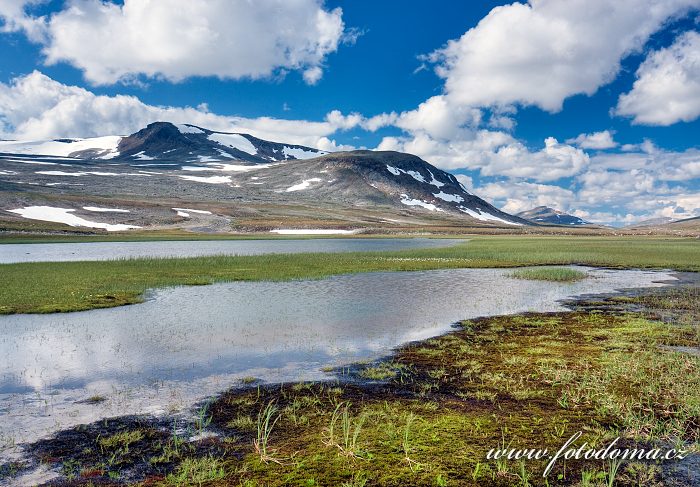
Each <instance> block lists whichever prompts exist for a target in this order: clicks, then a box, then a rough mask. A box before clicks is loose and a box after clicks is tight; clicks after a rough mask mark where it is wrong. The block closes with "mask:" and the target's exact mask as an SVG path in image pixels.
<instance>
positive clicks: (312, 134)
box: [0, 71, 359, 150]
mask: <svg viewBox="0 0 700 487" xmlns="http://www.w3.org/2000/svg"><path fill="white" fill-rule="evenodd" d="M159 120H166V121H170V122H174V123H190V124H194V125H199V126H202V127H206V128H209V129H212V130H222V131H234V132H245V133H250V134H252V135H255V136H256V137H260V138H263V139H268V140H275V141H281V142H289V143H297V144H303V145H307V146H311V147H318V148H322V149H325V150H331V148H334V147H335V148H337V147H340V146H338V145H337V144H336V142H335V141H333V140H332V139H330V138H329V137H330V136H331V135H332V134H334V133H335V132H338V131H340V130H346V129H349V128H352V127H353V126H354V125H355V124H357V123H359V118H358V117H357V116H356V115H349V116H344V115H343V114H342V113H340V112H337V111H334V112H331V113H330V114H329V115H328V116H327V118H326V120H324V121H322V122H314V121H308V120H283V119H277V118H271V117H259V118H244V117H227V116H222V115H217V114H215V113H212V112H210V111H209V109H208V108H207V106H206V105H200V106H198V107H194V108H193V107H167V106H154V105H148V104H145V103H143V102H142V101H140V100H139V99H138V98H136V97H133V96H123V95H118V96H103V95H96V94H94V93H92V92H91V91H89V90H86V89H84V88H80V87H77V86H68V85H64V84H62V83H59V82H57V81H55V80H53V79H51V78H49V77H48V76H46V75H44V74H42V73H40V72H38V71H34V72H33V73H30V74H28V75H26V76H22V77H19V78H16V79H14V80H13V81H12V82H10V83H9V84H4V83H0V137H2V138H17V139H49V138H56V137H91V136H99V135H115V134H129V133H132V132H134V131H136V130H139V129H141V128H143V127H144V126H145V125H147V124H149V123H151V122H155V121H159ZM345 147H347V146H345ZM336 150H337V149H336Z"/></svg>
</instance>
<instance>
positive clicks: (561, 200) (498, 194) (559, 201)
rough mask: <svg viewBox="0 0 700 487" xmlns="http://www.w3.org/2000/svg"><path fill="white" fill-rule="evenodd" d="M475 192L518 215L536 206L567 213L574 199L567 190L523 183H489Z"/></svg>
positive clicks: (572, 193)
mask: <svg viewBox="0 0 700 487" xmlns="http://www.w3.org/2000/svg"><path fill="white" fill-rule="evenodd" d="M477 191H478V192H479V195H481V196H484V197H486V198H488V199H490V200H493V201H495V202H496V203H497V204H498V205H500V207H501V209H502V210H503V211H506V212H508V213H518V212H521V211H525V210H529V209H532V208H535V207H536V206H550V207H552V208H556V209H558V210H562V211H569V208H570V207H571V204H572V202H573V201H574V199H575V195H574V192H573V191H571V190H569V189H566V188H562V187H560V186H554V185H547V184H535V183H528V182H525V181H512V180H510V181H499V182H497V183H489V184H486V185H484V186H481V187H479V188H478V189H477Z"/></svg>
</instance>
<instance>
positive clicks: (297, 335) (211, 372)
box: [0, 268, 673, 446]
mask: <svg viewBox="0 0 700 487" xmlns="http://www.w3.org/2000/svg"><path fill="white" fill-rule="evenodd" d="M581 269H585V270H586V272H588V274H589V277H588V278H587V279H584V280H583V281H579V282H576V283H569V284H564V283H552V282H541V281H540V282H538V281H524V280H518V279H514V278H511V277H509V274H510V273H511V272H512V271H511V270H508V269H458V270H437V271H425V272H396V273H368V274H358V275H347V276H337V277H331V278H328V279H323V280H316V281H295V282H274V283H272V282H233V283H224V284H216V285H211V286H201V287H180V288H173V289H167V290H162V291H157V292H154V293H153V294H152V295H151V296H150V299H149V300H148V301H147V302H145V303H143V304H137V305H132V306H125V307H120V308H112V309H102V310H93V311H86V312H79V313H67V314H51V315H9V316H0V329H1V330H2V334H1V335H0V439H2V438H4V439H5V442H6V444H10V445H11V442H13V441H17V442H22V441H29V440H33V439H36V438H38V437H41V436H45V435H46V434H48V433H51V432H53V431H56V430H59V429H63V428H67V427H71V426H74V425H76V424H80V423H87V422H92V421H94V420H97V419H99V418H102V417H108V416H118V415H124V414H131V413H156V414H157V413H161V412H171V413H172V412H173V411H178V410H180V411H187V410H188V408H190V407H191V406H192V405H193V404H194V403H195V402H196V401H198V400H200V399H202V398H204V397H207V396H211V395H213V394H216V393H217V392H220V391H222V390H225V389H227V388H229V387H231V386H233V385H236V384H240V379H242V378H244V377H249V376H252V377H258V378H261V379H263V380H266V381H276V382H278V381H293V380H307V379H309V380H310V379H314V380H315V379H323V378H328V377H329V375H328V374H325V373H324V372H322V370H321V369H322V368H324V367H327V366H338V365H342V364H348V363H351V362H353V361H357V360H363V359H372V358H376V357H379V356H382V355H385V354H387V353H388V352H389V351H390V350H391V349H392V348H394V347H395V346H397V345H399V344H402V343H405V342H408V341H412V340H419V339H424V338H427V337H430V336H434V335H437V334H440V333H443V332H446V331H448V330H449V329H450V326H451V324H452V323H454V322H455V321H458V320H460V319H465V318H474V317H478V316H487V315H500V314H508V313H518V312H524V311H558V310H562V309H563V308H562V306H561V305H560V304H559V300H561V299H564V298H568V297H573V296H580V295H583V294H596V293H609V292H613V291H615V290H619V289H623V288H635V287H650V286H660V285H663V284H661V283H659V282H658V281H663V280H666V281H668V280H672V279H673V277H672V276H671V275H670V274H668V273H664V272H649V271H632V270H631V271H618V270H604V269H590V268H581ZM96 394H98V395H101V396H104V397H106V398H107V400H106V401H104V402H102V403H99V404H95V405H90V404H85V403H82V402H80V401H83V400H85V399H87V398H89V397H91V396H93V395H96ZM8 438H9V439H11V440H8ZM0 446H2V443H0Z"/></svg>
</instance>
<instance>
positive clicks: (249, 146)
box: [0, 122, 327, 163]
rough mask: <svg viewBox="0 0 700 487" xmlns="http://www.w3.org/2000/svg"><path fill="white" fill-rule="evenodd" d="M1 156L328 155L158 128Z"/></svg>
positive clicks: (22, 145)
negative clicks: (123, 135) (124, 135)
mask: <svg viewBox="0 0 700 487" xmlns="http://www.w3.org/2000/svg"><path fill="white" fill-rule="evenodd" d="M0 153H9V154H32V155H44V156H59V157H71V158H77V159H98V160H99V159H110V160H118V161H123V160H138V161H150V160H160V159H167V160H169V161H180V162H212V161H219V160H234V161H246V162H252V163H265V162H272V161H286V160H290V159H309V158H312V157H318V156H320V155H323V154H327V152H324V151H320V150H318V149H312V148H310V147H304V146H301V145H293V144H279V143H276V142H268V141H266V140H261V139H258V138H256V137H253V136H252V135H248V134H239V133H231V132H216V131H213V130H207V129H204V128H201V127H197V126H195V125H188V124H182V125H175V124H172V123H169V122H155V123H152V124H150V125H148V126H147V127H146V128H144V129H142V130H139V131H138V132H136V133H134V134H131V135H129V136H126V137H120V136H108V137H95V138H90V139H54V140H51V141H38V142H16V141H0Z"/></svg>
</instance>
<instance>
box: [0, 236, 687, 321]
mask: <svg viewBox="0 0 700 487" xmlns="http://www.w3.org/2000/svg"><path fill="white" fill-rule="evenodd" d="M1 249H2V247H1V246H0V251H1ZM565 264H585V265H592V266H605V267H615V268H653V269H674V270H679V271H700V241H698V240H697V239H692V238H686V239H682V238H676V239H673V238H645V237H570V236H569V237H542V236H533V237H520V236H518V237H514V236H479V237H472V238H470V239H469V241H466V242H463V243H458V244H456V245H455V246H452V247H448V248H440V249H423V250H405V251H396V252H366V253H336V254H327V253H316V254H313V253H308V254H276V255H260V256H240V257H226V256H214V257H196V258H185V259H130V260H115V261H104V262H52V263H21V264H4V265H0V279H1V280H2V282H3V286H2V287H0V314H11V313H52V312H67V311H79V310H87V309H94V308H105V307H112V306H120V305H125V304H132V303H138V302H141V301H142V300H143V293H144V292H145V291H146V290H148V289H153V288H164V287H169V286H179V285H205V284H211V283H214V282H223V281H236V280H241V281H260V280H272V281H279V280H294V279H319V278H323V277H327V276H330V275H337V274H349V273H359V272H375V271H416V270H429V269H447V268H466V267H481V268H485V267H522V266H548V265H549V266H551V265H565ZM545 272H549V271H545Z"/></svg>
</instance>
